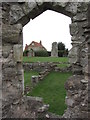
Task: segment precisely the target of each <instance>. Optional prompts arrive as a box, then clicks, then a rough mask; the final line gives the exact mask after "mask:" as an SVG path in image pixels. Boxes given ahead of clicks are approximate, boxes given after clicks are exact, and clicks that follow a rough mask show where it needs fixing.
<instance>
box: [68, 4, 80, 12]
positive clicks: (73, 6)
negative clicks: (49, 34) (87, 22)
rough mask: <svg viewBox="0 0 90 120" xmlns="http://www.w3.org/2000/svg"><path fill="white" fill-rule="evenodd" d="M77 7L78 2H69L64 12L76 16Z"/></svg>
mask: <svg viewBox="0 0 90 120" xmlns="http://www.w3.org/2000/svg"><path fill="white" fill-rule="evenodd" d="M77 5H78V2H70V4H69V5H68V6H67V7H66V11H68V12H71V13H73V14H76V13H77Z"/></svg>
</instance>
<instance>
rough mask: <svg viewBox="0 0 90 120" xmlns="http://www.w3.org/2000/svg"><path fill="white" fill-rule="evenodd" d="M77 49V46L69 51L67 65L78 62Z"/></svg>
mask: <svg viewBox="0 0 90 120" xmlns="http://www.w3.org/2000/svg"><path fill="white" fill-rule="evenodd" d="M78 49H79V48H78V46H75V47H73V48H72V49H71V50H70V51H69V63H76V62H77V61H78V58H79V53H78Z"/></svg>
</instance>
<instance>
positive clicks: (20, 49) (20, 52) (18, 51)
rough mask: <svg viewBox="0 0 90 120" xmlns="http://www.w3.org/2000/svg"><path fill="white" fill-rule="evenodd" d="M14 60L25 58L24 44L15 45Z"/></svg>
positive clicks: (19, 60) (20, 60)
mask: <svg viewBox="0 0 90 120" xmlns="http://www.w3.org/2000/svg"><path fill="white" fill-rule="evenodd" d="M13 50H14V60H15V61H16V62H22V60H23V46H22V45H14V47H13Z"/></svg>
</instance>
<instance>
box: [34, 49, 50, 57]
mask: <svg viewBox="0 0 90 120" xmlns="http://www.w3.org/2000/svg"><path fill="white" fill-rule="evenodd" d="M35 56H36V57H48V52H47V51H46V50H39V51H35Z"/></svg>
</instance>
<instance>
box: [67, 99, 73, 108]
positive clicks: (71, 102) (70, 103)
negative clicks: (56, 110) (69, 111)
mask: <svg viewBox="0 0 90 120" xmlns="http://www.w3.org/2000/svg"><path fill="white" fill-rule="evenodd" d="M65 102H66V104H67V105H68V106H70V107H72V106H73V104H74V99H72V98H66V101H65Z"/></svg>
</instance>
